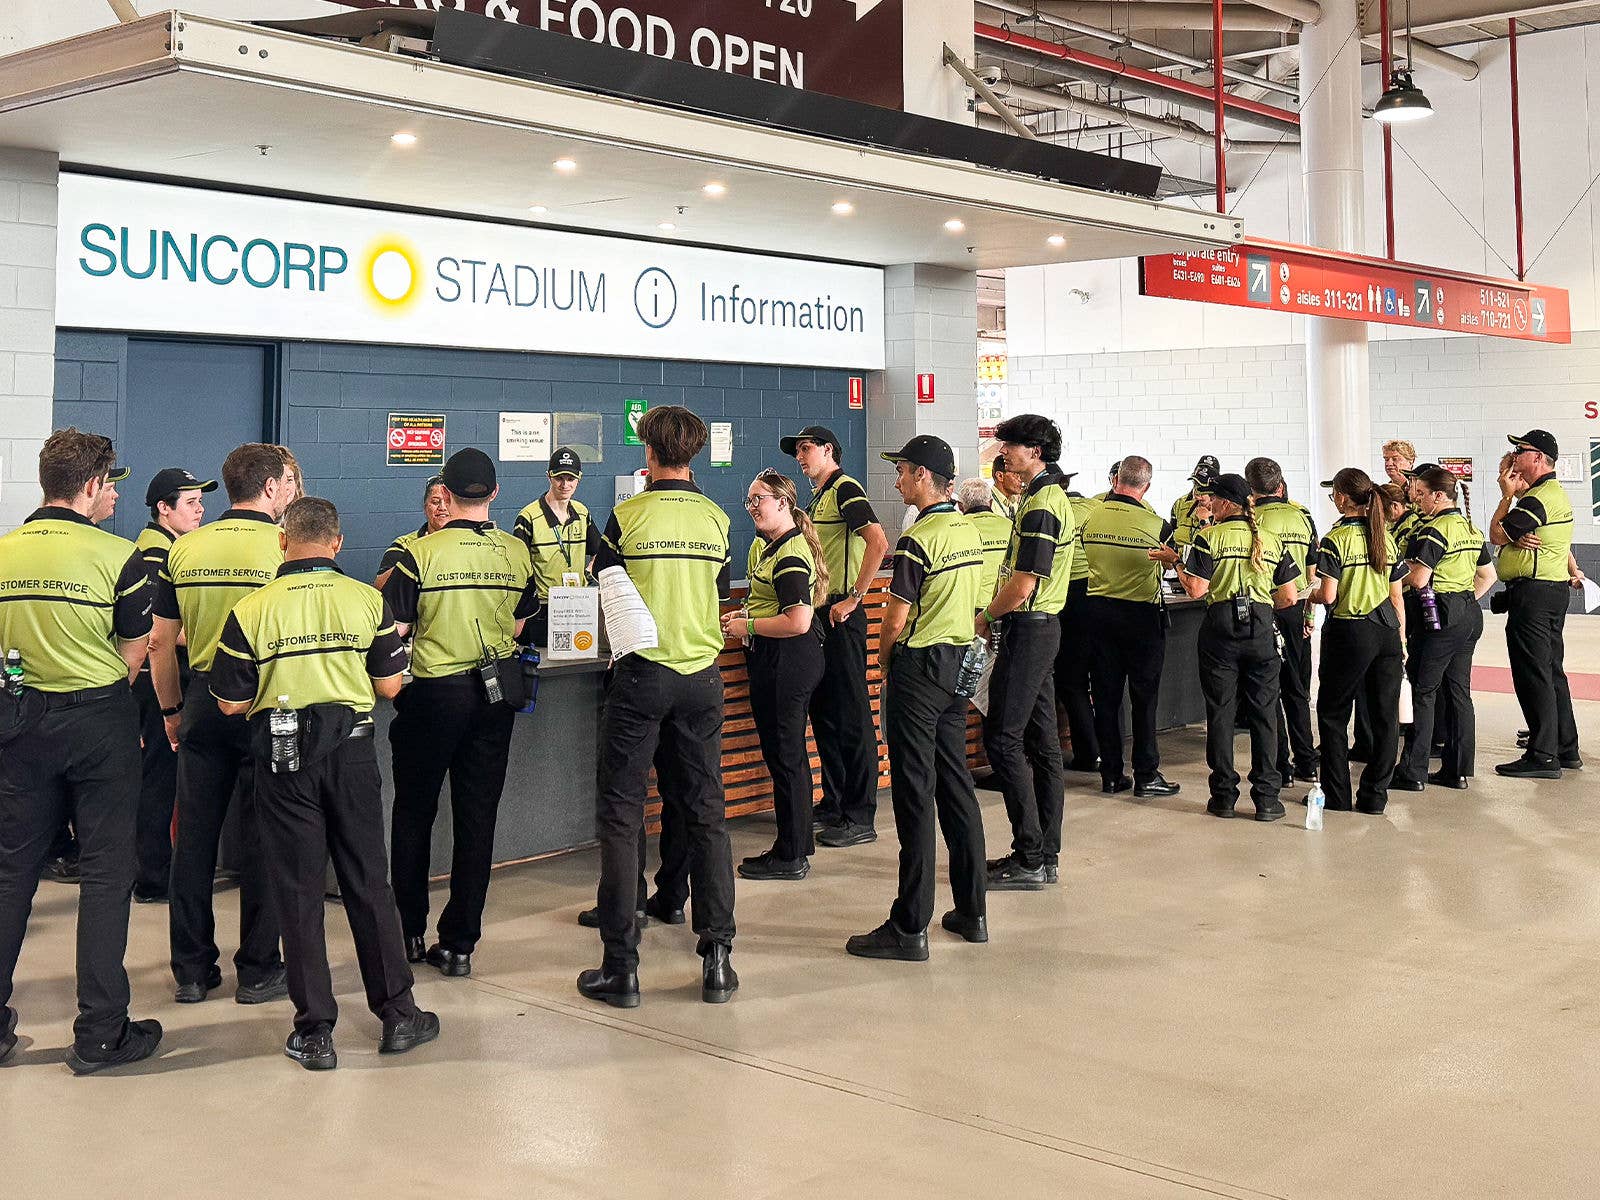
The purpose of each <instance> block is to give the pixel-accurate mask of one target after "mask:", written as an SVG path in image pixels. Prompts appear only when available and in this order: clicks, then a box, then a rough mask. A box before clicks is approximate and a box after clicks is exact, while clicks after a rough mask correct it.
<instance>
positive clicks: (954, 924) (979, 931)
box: [939, 908, 989, 943]
mask: <svg viewBox="0 0 1600 1200" xmlns="http://www.w3.org/2000/svg"><path fill="white" fill-rule="evenodd" d="M939 924H940V925H942V926H943V927H944V928H945V929H948V930H949V931H950V932H951V933H953V934H955V935H956V936H957V937H962V938H965V939H966V940H967V941H969V942H973V943H982V942H987V941H988V940H989V918H988V917H963V916H962V915H961V914H960V913H959V912H957V911H956V910H955V909H953V908H952V909H951V910H950V911H949V912H947V913H945V915H944V916H942V917H940V918H939Z"/></svg>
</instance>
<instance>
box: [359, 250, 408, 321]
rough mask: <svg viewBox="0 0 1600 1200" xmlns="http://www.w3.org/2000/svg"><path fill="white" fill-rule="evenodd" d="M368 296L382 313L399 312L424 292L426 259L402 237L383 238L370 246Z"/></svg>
mask: <svg viewBox="0 0 1600 1200" xmlns="http://www.w3.org/2000/svg"><path fill="white" fill-rule="evenodd" d="M362 277H363V278H364V279H365V280H366V285H367V298H368V299H369V300H371V301H372V302H373V304H374V305H376V306H377V308H378V310H379V311H380V312H385V313H389V314H391V315H398V314H399V313H401V312H404V311H405V310H406V309H408V308H410V307H411V305H412V304H413V303H414V302H415V301H416V298H417V297H418V296H419V295H420V294H421V292H422V282H423V278H422V261H421V259H420V258H419V257H418V255H417V251H416V248H415V247H414V246H412V245H411V244H410V243H409V242H407V241H405V240H404V239H402V238H399V237H394V236H389V237H384V238H380V239H379V240H378V241H376V242H374V243H373V244H372V245H371V246H369V247H368V248H367V257H366V263H365V265H364V271H363V276H362Z"/></svg>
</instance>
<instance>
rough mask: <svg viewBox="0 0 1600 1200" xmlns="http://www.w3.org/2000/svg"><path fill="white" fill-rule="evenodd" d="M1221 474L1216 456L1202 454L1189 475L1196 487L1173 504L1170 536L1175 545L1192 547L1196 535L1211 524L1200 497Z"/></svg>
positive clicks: (1220, 466)
mask: <svg viewBox="0 0 1600 1200" xmlns="http://www.w3.org/2000/svg"><path fill="white" fill-rule="evenodd" d="M1220 474H1222V464H1221V463H1219V462H1218V461H1217V456H1216V455H1215V454H1202V455H1201V456H1200V458H1199V461H1197V462H1196V463H1195V464H1194V470H1193V471H1192V472H1190V474H1189V481H1190V482H1191V483H1193V484H1194V486H1193V487H1192V488H1190V489H1189V490H1188V492H1186V493H1185V494H1184V495H1182V496H1179V497H1178V498H1177V499H1176V500H1175V501H1173V503H1172V524H1171V530H1170V536H1171V538H1172V541H1173V544H1174V545H1176V546H1187V545H1190V544H1191V543H1193V541H1194V535H1195V534H1196V533H1198V532H1199V531H1200V530H1202V529H1204V528H1205V527H1206V525H1207V524H1208V523H1209V522H1210V519H1211V518H1210V514H1209V513H1208V512H1207V511H1206V507H1205V505H1204V503H1202V502H1201V499H1200V496H1201V493H1202V492H1204V491H1205V490H1206V489H1207V488H1208V487H1210V486H1211V482H1212V480H1214V479H1215V478H1216V477H1217V476H1218V475H1220Z"/></svg>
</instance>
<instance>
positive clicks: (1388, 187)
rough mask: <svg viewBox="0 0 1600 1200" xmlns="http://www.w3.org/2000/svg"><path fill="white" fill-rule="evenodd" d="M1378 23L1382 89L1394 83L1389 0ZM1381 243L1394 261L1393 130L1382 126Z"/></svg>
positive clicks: (1381, 2) (1381, 5) (1381, 4)
mask: <svg viewBox="0 0 1600 1200" xmlns="http://www.w3.org/2000/svg"><path fill="white" fill-rule="evenodd" d="M1378 24H1379V26H1380V27H1381V28H1382V30H1383V42H1382V52H1383V53H1382V60H1383V90H1384V91H1385V92H1387V91H1388V90H1389V88H1390V87H1391V86H1392V85H1393V83H1394V30H1393V29H1392V28H1391V26H1390V24H1389V0H1379V3H1378ZM1383 245H1384V249H1385V250H1386V251H1387V254H1388V258H1389V261H1390V262H1393V261H1394V130H1392V129H1390V128H1389V127H1388V126H1387V125H1385V126H1384V127H1383Z"/></svg>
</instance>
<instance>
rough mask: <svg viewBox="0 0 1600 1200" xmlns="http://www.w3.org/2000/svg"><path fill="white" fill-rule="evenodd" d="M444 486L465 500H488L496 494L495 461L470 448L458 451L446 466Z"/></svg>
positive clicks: (452, 493) (480, 451)
mask: <svg viewBox="0 0 1600 1200" xmlns="http://www.w3.org/2000/svg"><path fill="white" fill-rule="evenodd" d="M443 479H444V486H445V487H446V488H448V489H449V490H450V494H451V495H452V496H460V497H461V498H462V499H463V500H486V499H488V498H489V497H490V496H491V495H493V494H494V460H493V459H492V458H490V457H489V456H488V455H487V454H485V453H484V452H483V451H482V450H478V449H476V448H475V447H472V446H468V447H467V448H466V449H465V450H457V451H456V452H455V453H454V454H452V455H451V456H450V458H449V460H448V461H447V462H446V463H445V464H444V472H443Z"/></svg>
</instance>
